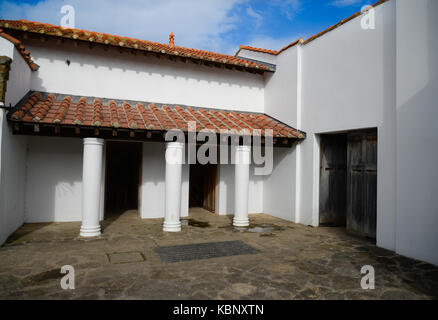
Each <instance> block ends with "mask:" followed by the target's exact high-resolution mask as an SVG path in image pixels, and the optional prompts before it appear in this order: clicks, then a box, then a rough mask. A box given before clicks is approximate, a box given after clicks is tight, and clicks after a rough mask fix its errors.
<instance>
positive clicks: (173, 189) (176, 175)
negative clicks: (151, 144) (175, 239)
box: [163, 142, 184, 232]
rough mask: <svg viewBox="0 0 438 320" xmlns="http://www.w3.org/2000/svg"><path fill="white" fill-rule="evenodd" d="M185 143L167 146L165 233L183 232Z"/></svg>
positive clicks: (174, 143) (170, 143) (172, 143)
mask: <svg viewBox="0 0 438 320" xmlns="http://www.w3.org/2000/svg"><path fill="white" fill-rule="evenodd" d="M183 152H184V143H181V142H168V143H167V144H166V191H165V192H166V194H165V198H166V203H165V215H164V225H163V231H167V232H177V231H181V222H180V214H181V175H182V162H183Z"/></svg>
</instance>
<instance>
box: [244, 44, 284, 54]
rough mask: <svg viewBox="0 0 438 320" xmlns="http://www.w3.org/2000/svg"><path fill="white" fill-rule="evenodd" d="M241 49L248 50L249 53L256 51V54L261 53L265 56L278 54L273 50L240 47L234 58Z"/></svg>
mask: <svg viewBox="0 0 438 320" xmlns="http://www.w3.org/2000/svg"><path fill="white" fill-rule="evenodd" d="M242 49H245V50H250V51H256V52H262V53H267V54H273V55H277V54H278V51H275V50H268V49H262V48H255V47H250V46H244V45H240V48H239V51H237V53H236V56H237V55H238V54H239V52H240V50H242Z"/></svg>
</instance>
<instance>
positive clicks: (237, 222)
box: [233, 218, 249, 227]
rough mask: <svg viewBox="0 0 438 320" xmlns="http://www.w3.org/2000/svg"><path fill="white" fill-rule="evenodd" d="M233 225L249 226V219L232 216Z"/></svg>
mask: <svg viewBox="0 0 438 320" xmlns="http://www.w3.org/2000/svg"><path fill="white" fill-rule="evenodd" d="M233 226H235V227H249V219H236V218H233Z"/></svg>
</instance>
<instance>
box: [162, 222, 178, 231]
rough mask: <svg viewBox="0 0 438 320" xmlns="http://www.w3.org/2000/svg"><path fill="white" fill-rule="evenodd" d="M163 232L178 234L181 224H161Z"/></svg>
mask: <svg viewBox="0 0 438 320" xmlns="http://www.w3.org/2000/svg"><path fill="white" fill-rule="evenodd" d="M163 231H164V232H179V231H181V222H180V221H178V222H166V221H164V224H163Z"/></svg>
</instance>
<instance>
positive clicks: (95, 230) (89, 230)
mask: <svg viewBox="0 0 438 320" xmlns="http://www.w3.org/2000/svg"><path fill="white" fill-rule="evenodd" d="M100 234H101V232H100V225H99V226H95V227H84V226H81V232H80V233H79V235H80V236H81V237H96V236H100Z"/></svg>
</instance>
